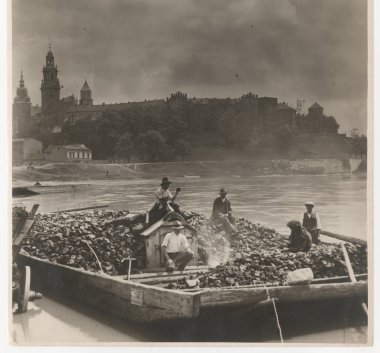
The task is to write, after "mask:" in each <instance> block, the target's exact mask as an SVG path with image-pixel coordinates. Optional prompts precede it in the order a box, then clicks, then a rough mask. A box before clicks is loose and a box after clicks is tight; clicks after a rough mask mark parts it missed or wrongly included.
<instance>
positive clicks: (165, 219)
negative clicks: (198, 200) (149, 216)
mask: <svg viewBox="0 0 380 353" xmlns="http://www.w3.org/2000/svg"><path fill="white" fill-rule="evenodd" d="M173 221H181V223H182V225H183V226H185V227H187V228H191V229H192V230H194V231H197V230H196V229H195V228H194V227H192V226H191V225H190V224H189V223H187V222H186V221H185V220H184V219H183V218H182V217H181V216H180V215H178V214H177V213H174V212H172V213H170V214H169V215H166V216H164V217H162V218H161V219H160V220H159V221H157V222H156V223H154V224H152V225H151V226H150V227H148V228H147V229H145V230H144V231H143V232H142V233H141V234H140V235H142V236H144V237H146V236H149V235H150V234H152V233H153V232H154V231H155V230H157V229H158V228H160V227H162V226H163V225H165V224H168V225H169V223H171V222H173Z"/></svg>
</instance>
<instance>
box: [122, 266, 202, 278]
mask: <svg viewBox="0 0 380 353" xmlns="http://www.w3.org/2000/svg"><path fill="white" fill-rule="evenodd" d="M159 269H160V271H158V272H143V273H135V274H132V275H131V280H133V281H134V280H139V279H149V278H151V279H155V278H157V277H161V276H162V277H171V276H177V275H182V276H186V275H189V274H194V273H198V272H202V273H203V272H205V271H208V270H209V269H210V267H209V266H207V265H201V266H186V269H185V270H184V271H173V272H166V271H165V268H163V267H160V268H159ZM115 277H117V278H121V279H127V276H126V275H122V276H115Z"/></svg>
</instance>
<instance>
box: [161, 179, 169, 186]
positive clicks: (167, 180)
mask: <svg viewBox="0 0 380 353" xmlns="http://www.w3.org/2000/svg"><path fill="white" fill-rule="evenodd" d="M171 183H172V182H171V181H169V179H168V178H167V177H163V178H162V181H161V186H162V185H164V184H171Z"/></svg>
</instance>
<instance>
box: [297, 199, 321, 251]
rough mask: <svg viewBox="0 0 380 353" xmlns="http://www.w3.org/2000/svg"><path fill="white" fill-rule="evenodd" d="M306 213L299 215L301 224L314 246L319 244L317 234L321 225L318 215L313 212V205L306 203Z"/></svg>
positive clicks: (309, 202)
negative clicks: (309, 235)
mask: <svg viewBox="0 0 380 353" xmlns="http://www.w3.org/2000/svg"><path fill="white" fill-rule="evenodd" d="M305 207H306V212H305V213H303V214H302V215H301V219H300V221H301V223H302V227H304V228H306V230H307V231H308V232H309V233H310V234H311V239H312V241H313V243H314V244H318V243H319V233H320V231H321V228H322V225H321V220H320V218H319V214H318V213H317V212H315V211H314V210H313V209H314V203H313V202H311V201H308V202H306V203H305Z"/></svg>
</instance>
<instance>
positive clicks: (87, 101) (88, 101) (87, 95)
mask: <svg viewBox="0 0 380 353" xmlns="http://www.w3.org/2000/svg"><path fill="white" fill-rule="evenodd" d="M79 105H92V98H91V89H90V87H89V86H88V83H87V80H86V81H84V84H83V87H82V88H81V90H80V100H79Z"/></svg>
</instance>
